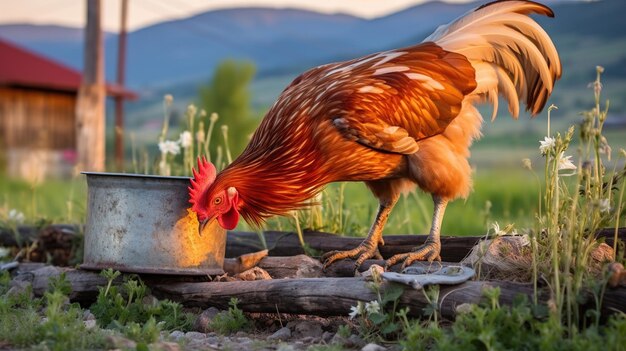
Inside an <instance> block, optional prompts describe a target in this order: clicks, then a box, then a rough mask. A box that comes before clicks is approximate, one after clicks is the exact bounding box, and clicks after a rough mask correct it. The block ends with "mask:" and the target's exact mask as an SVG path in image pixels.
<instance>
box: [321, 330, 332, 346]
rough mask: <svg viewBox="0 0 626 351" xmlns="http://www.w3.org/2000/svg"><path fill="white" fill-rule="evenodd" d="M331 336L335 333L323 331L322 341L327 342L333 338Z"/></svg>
mask: <svg viewBox="0 0 626 351" xmlns="http://www.w3.org/2000/svg"><path fill="white" fill-rule="evenodd" d="M333 336H335V334H333V333H331V332H328V331H327V332H324V334H322V341H324V342H325V343H327V344H328V343H330V341H331V340H332V339H333Z"/></svg>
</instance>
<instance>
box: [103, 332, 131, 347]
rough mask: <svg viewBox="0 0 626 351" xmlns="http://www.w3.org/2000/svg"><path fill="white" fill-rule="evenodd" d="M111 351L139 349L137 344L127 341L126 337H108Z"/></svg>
mask: <svg viewBox="0 0 626 351" xmlns="http://www.w3.org/2000/svg"><path fill="white" fill-rule="evenodd" d="M106 340H107V343H108V344H109V346H108V348H109V349H122V350H134V349H136V348H137V343H136V342H134V341H132V340H130V339H126V338H125V337H122V336H118V335H108V336H107V337H106Z"/></svg>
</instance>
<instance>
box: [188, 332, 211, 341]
mask: <svg viewBox="0 0 626 351" xmlns="http://www.w3.org/2000/svg"><path fill="white" fill-rule="evenodd" d="M185 338H187V339H206V334H204V333H198V332H195V331H190V332H187V333H185Z"/></svg>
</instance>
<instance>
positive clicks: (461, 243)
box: [0, 225, 626, 262]
mask: <svg viewBox="0 0 626 351" xmlns="http://www.w3.org/2000/svg"><path fill="white" fill-rule="evenodd" d="M18 231H19V237H20V240H21V242H22V244H24V243H32V242H33V241H34V240H36V239H37V238H38V237H39V236H40V235H41V233H45V232H51V231H55V232H59V233H64V235H67V236H68V237H71V236H75V235H78V234H77V233H79V231H80V227H77V226H73V225H52V226H48V227H46V228H43V229H41V230H38V229H36V228H34V227H32V226H19V227H18ZM264 236H265V241H266V243H267V245H268V249H269V255H270V256H293V255H298V254H303V253H304V250H303V249H302V246H301V245H300V241H299V239H298V236H297V234H296V233H293V232H274V231H267V232H265V233H264ZM426 237H427V236H426V235H386V236H384V239H385V245H384V246H383V247H381V248H380V251H381V254H382V255H383V256H384V257H390V256H392V255H395V254H398V253H404V252H408V251H410V250H411V249H413V248H414V247H415V246H417V245H420V244H422V243H424V241H425V240H426ZM598 237H599V238H603V239H604V240H605V241H606V243H607V244H609V245H610V246H612V245H613V240H614V229H611V228H607V229H603V230H601V231H600V232H599V233H598ZM482 238H483V237H482V236H469V237H454V236H443V237H442V238H441V244H442V250H441V259H442V260H443V261H448V262H459V261H461V260H462V259H463V258H465V256H467V254H468V253H469V251H470V250H471V248H472V247H473V246H474V245H475V244H476V243H477V242H478V241H479V240H480V239H482ZM618 239H619V240H621V241H626V227H625V228H619V229H618ZM362 240H363V238H354V237H344V236H339V235H336V234H329V233H323V232H305V233H304V241H305V242H306V243H307V245H308V246H309V247H310V248H312V249H314V250H317V251H319V252H327V251H332V250H348V249H351V248H354V247H356V246H357V245H358V244H359V243H361V241H362ZM0 245H2V246H17V245H18V242H17V241H16V237H15V235H14V234H13V233H12V232H10V231H7V230H3V229H0ZM263 249H264V247H263V244H262V243H261V240H260V239H259V236H258V234H257V233H250V232H234V231H231V232H228V238H227V241H226V257H237V256H241V255H244V254H248V253H252V252H256V251H259V250H263Z"/></svg>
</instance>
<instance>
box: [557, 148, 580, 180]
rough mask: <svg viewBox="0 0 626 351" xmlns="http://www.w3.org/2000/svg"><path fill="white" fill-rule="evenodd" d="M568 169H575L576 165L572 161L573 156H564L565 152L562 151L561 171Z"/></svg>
mask: <svg viewBox="0 0 626 351" xmlns="http://www.w3.org/2000/svg"><path fill="white" fill-rule="evenodd" d="M568 169H571V170H575V169H576V165H574V163H573V162H572V156H564V155H563V153H561V155H560V157H559V171H562V170H568ZM570 175H571V174H570Z"/></svg>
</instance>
